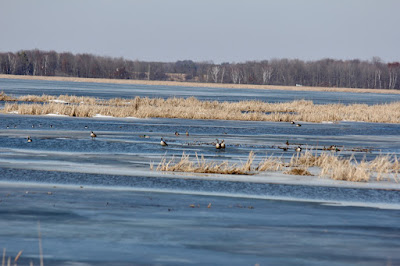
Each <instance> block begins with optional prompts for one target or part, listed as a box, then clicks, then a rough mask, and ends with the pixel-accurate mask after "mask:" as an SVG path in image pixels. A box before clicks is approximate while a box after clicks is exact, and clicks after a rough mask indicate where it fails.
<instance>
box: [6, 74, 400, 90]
mask: <svg viewBox="0 0 400 266" xmlns="http://www.w3.org/2000/svg"><path fill="white" fill-rule="evenodd" d="M2 78H3V79H24V80H47V81H68V82H92V83H108V84H136V85H152V86H181V87H200V88H231V89H267V90H288V91H329V92H354V93H387V94H400V91H399V90H389V89H359V88H332V87H308V86H301V87H298V86H279V85H252V84H230V83H223V84H221V83H200V82H178V81H157V80H131V79H101V78H76V77H54V76H53V77H47V76H22V75H10V74H0V79H2ZM0 89H1V88H0Z"/></svg>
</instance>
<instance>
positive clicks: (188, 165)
mask: <svg viewBox="0 0 400 266" xmlns="http://www.w3.org/2000/svg"><path fill="white" fill-rule="evenodd" d="M254 159H255V154H254V153H253V152H252V151H251V152H250V153H249V156H248V158H247V161H246V162H245V163H242V164H239V165H238V164H230V163H229V162H228V161H223V162H215V161H207V160H206V159H204V156H203V155H202V156H200V157H199V156H198V155H197V154H196V155H195V157H194V160H192V159H191V158H190V156H189V155H187V154H185V153H183V154H182V157H181V158H180V160H179V161H177V162H176V161H175V157H172V159H170V160H167V159H166V158H165V156H164V158H163V159H162V161H161V162H160V163H159V165H158V167H157V169H156V170H157V171H173V172H193V173H212V174H240V175H249V174H251V175H253V174H256V173H258V172H264V171H277V172H278V171H283V173H284V174H289V175H302V176H305V175H308V176H311V175H312V174H311V173H310V172H309V171H308V169H309V168H310V167H315V168H317V169H319V176H320V177H327V178H330V179H334V180H343V181H352V182H368V181H370V180H371V179H372V178H375V180H376V181H383V180H389V179H390V178H393V179H394V180H395V181H396V182H398V179H397V174H398V171H399V169H400V168H399V167H400V163H399V161H398V159H397V157H396V156H389V155H381V156H377V157H376V158H375V159H374V160H372V161H370V162H367V161H364V160H362V161H360V162H358V161H357V160H356V159H355V158H354V157H353V156H351V157H350V158H348V159H346V158H342V157H340V155H338V154H332V153H327V152H324V153H321V154H316V153H315V154H313V153H312V152H311V151H305V152H304V153H301V154H296V155H293V156H292V158H291V159H290V161H289V162H287V163H286V162H284V160H283V159H282V158H281V157H274V156H272V155H270V156H268V155H266V157H265V158H264V159H262V160H261V161H260V162H259V163H258V165H254V164H253V162H254ZM288 168H289V169H288ZM285 169H288V170H286V171H284V170H285Z"/></svg>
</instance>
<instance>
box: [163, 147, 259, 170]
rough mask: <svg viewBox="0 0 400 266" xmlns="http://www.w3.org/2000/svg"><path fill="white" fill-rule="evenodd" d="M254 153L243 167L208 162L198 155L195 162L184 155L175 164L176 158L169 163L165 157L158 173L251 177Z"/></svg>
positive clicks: (226, 163)
mask: <svg viewBox="0 0 400 266" xmlns="http://www.w3.org/2000/svg"><path fill="white" fill-rule="evenodd" d="M253 160H254V153H253V152H250V154H249V157H248V159H247V162H246V163H244V164H241V165H238V164H229V163H228V162H227V161H223V162H213V161H207V160H206V159H205V158H204V156H203V155H202V156H201V157H199V156H198V155H197V153H196V155H195V160H194V161H192V160H190V156H189V155H187V154H185V153H183V154H182V157H181V159H180V161H179V162H176V163H175V158H174V157H172V159H171V160H169V161H167V159H166V158H165V157H164V158H163V159H162V160H161V162H160V164H159V165H158V167H157V171H172V172H193V173H208V174H230V175H249V174H254V173H253V172H252V170H253V169H252V163H253Z"/></svg>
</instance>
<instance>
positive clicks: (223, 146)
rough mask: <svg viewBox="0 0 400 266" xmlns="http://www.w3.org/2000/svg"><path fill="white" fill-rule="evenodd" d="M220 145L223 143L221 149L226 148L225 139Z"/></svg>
mask: <svg viewBox="0 0 400 266" xmlns="http://www.w3.org/2000/svg"><path fill="white" fill-rule="evenodd" d="M220 145H221V149H225V141H224V140H222V141H221V143H220Z"/></svg>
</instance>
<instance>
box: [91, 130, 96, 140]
mask: <svg viewBox="0 0 400 266" xmlns="http://www.w3.org/2000/svg"><path fill="white" fill-rule="evenodd" d="M90 136H91V137H92V139H94V138H95V137H97V135H96V134H95V133H94V132H93V131H92V132H90Z"/></svg>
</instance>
